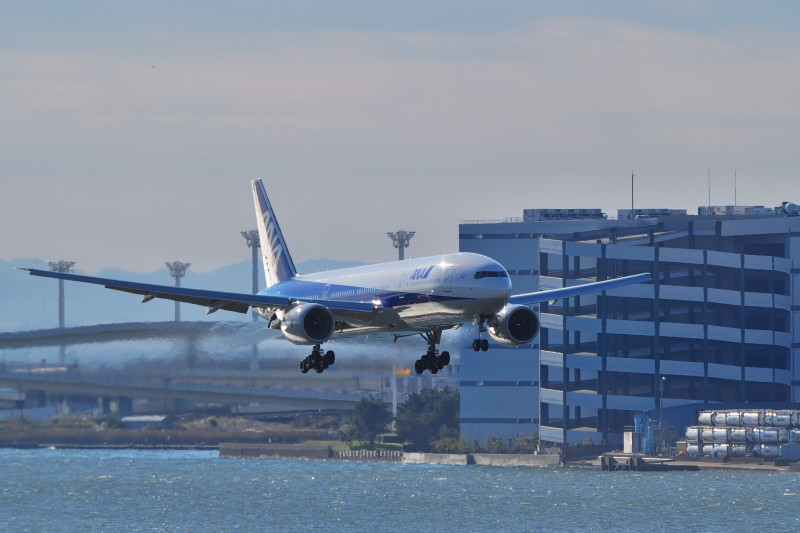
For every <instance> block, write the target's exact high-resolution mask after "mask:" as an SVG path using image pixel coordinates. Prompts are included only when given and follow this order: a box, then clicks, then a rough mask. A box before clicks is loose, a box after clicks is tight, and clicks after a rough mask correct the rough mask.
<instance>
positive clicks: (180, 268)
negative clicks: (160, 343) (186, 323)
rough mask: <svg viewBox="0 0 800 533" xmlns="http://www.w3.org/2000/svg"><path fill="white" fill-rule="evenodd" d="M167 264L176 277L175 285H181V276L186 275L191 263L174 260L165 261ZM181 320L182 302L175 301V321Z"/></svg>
mask: <svg viewBox="0 0 800 533" xmlns="http://www.w3.org/2000/svg"><path fill="white" fill-rule="evenodd" d="M164 264H165V265H167V268H168V269H169V274H170V276H172V277H173V278H175V286H176V287H180V286H181V278H182V277H183V276H185V275H186V271H187V270H188V269H189V267H190V266H192V264H191V263H181V262H180V261H173V262H172V263H170V262H166V263H164ZM180 321H181V304H180V302H177V301H176V302H175V322H180Z"/></svg>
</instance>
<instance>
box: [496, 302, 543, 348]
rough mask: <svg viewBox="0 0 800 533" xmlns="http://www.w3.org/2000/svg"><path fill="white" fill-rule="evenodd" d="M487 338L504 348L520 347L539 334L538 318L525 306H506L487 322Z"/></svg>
mask: <svg viewBox="0 0 800 533" xmlns="http://www.w3.org/2000/svg"><path fill="white" fill-rule="evenodd" d="M488 325H489V336H490V337H491V338H492V339H494V340H495V341H496V342H497V343H499V344H503V345H505V346H522V345H523V344H528V343H529V342H531V341H533V339H535V338H536V336H537V335H538V334H539V317H538V316H536V313H535V312H534V311H533V309H531V308H530V307H527V306H525V305H507V306H505V307H503V308H502V309H501V310H500V312H499V313H497V314H496V315H494V316H493V317H491V318H490V319H489V321H488Z"/></svg>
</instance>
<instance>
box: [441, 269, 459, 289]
mask: <svg viewBox="0 0 800 533" xmlns="http://www.w3.org/2000/svg"><path fill="white" fill-rule="evenodd" d="M455 271H456V267H450V268H448V269H447V270H445V271H444V278H443V279H442V290H443V291H444V292H451V291H452V290H453V272H455Z"/></svg>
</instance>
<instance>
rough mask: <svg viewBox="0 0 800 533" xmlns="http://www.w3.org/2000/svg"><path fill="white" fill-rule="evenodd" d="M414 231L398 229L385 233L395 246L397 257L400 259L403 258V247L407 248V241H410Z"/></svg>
mask: <svg viewBox="0 0 800 533" xmlns="http://www.w3.org/2000/svg"><path fill="white" fill-rule="evenodd" d="M414 233H416V232H414V231H404V230H399V231H396V232H391V231H389V232H387V233H386V235H388V236H389V238H390V239H392V244H394V247H395V248H397V258H398V259H399V260H400V261H402V260H403V259H405V249H406V248H408V245H409V243H410V242H411V237H413V236H414Z"/></svg>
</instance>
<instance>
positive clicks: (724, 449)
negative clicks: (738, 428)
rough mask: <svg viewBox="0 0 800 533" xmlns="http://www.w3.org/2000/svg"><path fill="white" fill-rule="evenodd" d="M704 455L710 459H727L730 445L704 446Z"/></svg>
mask: <svg viewBox="0 0 800 533" xmlns="http://www.w3.org/2000/svg"><path fill="white" fill-rule="evenodd" d="M703 455H706V456H709V457H727V455H728V445H727V444H704V445H703Z"/></svg>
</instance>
